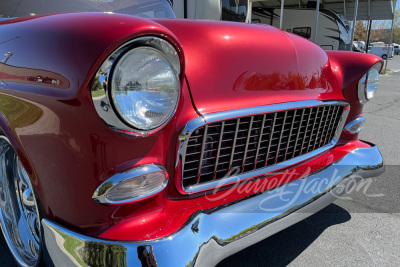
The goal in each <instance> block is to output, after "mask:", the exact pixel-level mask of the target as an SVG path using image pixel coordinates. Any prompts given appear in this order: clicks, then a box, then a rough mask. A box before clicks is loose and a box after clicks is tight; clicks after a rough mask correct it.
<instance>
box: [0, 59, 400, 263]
mask: <svg viewBox="0 0 400 267" xmlns="http://www.w3.org/2000/svg"><path fill="white" fill-rule="evenodd" d="M388 69H391V72H389V73H388V74H386V75H381V80H380V86H379V91H378V93H377V95H376V97H375V98H374V99H373V100H371V102H370V103H368V104H367V105H366V106H365V108H364V117H365V118H366V123H365V124H364V127H363V130H362V132H361V133H360V138H362V139H365V140H368V141H370V142H373V143H375V144H377V145H378V146H379V149H380V151H381V152H382V154H383V156H384V159H385V163H386V165H387V167H386V172H385V173H384V174H383V175H381V176H380V177H376V178H373V179H372V181H373V182H372V184H371V186H370V188H369V189H368V195H375V197H371V196H367V195H366V194H364V192H353V193H352V194H350V195H348V196H347V197H348V198H346V199H339V200H337V201H336V202H335V203H333V204H331V205H329V206H328V207H326V208H325V209H323V210H322V211H320V212H318V213H316V214H314V215H313V216H311V217H309V218H308V219H306V220H304V221H302V222H300V223H298V224H295V225H293V226H292V227H290V228H288V229H286V230H283V231H281V232H279V233H278V234H275V235H273V236H271V237H270V238H268V239H266V240H264V241H261V242H259V243H258V244H255V245H253V246H251V247H249V248H247V249H245V250H243V251H241V252H239V253H237V254H235V255H233V256H231V257H229V258H227V259H225V260H224V261H223V262H221V263H220V264H219V265H218V266H219V267H225V266H266V265H270V266H287V265H289V266H321V265H323V266H400V258H399V252H400V194H399V192H400V177H399V175H400V156H399V151H400V142H399V140H400V56H394V58H393V59H390V60H389V62H388ZM377 195H379V196H377ZM0 266H10V267H14V266H17V265H16V264H15V263H14V261H13V259H12V256H11V254H10V253H9V251H8V248H7V244H6V243H5V241H4V238H3V237H2V235H1V234H0Z"/></svg>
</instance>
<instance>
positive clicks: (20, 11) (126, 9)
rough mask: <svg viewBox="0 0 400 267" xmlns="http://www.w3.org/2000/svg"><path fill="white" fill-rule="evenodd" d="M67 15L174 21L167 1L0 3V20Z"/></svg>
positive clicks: (9, 0)
mask: <svg viewBox="0 0 400 267" xmlns="http://www.w3.org/2000/svg"><path fill="white" fill-rule="evenodd" d="M67 12H104V13H121V14H126V15H133V16H138V17H146V18H175V15H174V12H173V11H172V8H171V4H170V1H168V0H67V1H66V0H1V1H0V20H5V19H10V18H15V17H26V16H35V15H45V14H54V13H67Z"/></svg>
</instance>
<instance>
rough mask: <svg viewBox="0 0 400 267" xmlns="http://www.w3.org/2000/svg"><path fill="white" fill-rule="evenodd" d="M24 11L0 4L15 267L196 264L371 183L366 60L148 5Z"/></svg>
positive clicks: (6, 195) (3, 182) (5, 219)
mask: <svg viewBox="0 0 400 267" xmlns="http://www.w3.org/2000/svg"><path fill="white" fill-rule="evenodd" d="M28 2H29V3H28ZM24 3H25V4H26V5H25V4H24V5H20V2H18V1H11V0H10V1H8V0H6V1H4V0H3V1H1V4H0V12H3V13H2V14H1V15H2V16H3V17H2V20H3V21H2V22H0V55H4V56H2V58H1V60H0V61H1V63H0V113H1V114H0V130H1V136H0V164H1V175H0V219H1V228H2V231H3V234H4V237H5V240H6V242H7V244H8V246H9V248H10V250H11V252H12V254H13V256H14V257H15V259H16V261H17V262H18V264H20V265H21V266H38V265H40V264H42V263H43V262H45V263H46V264H48V265H50V266H51V265H55V266H140V265H142V266H212V265H215V264H217V263H218V262H219V261H221V260H222V259H223V258H225V257H228V256H229V255H232V254H234V253H235V252H237V251H239V250H242V249H244V248H245V247H248V246H250V245H252V244H254V243H256V242H258V241H260V240H262V239H265V238H267V237H268V236H271V235H273V234H274V233H276V232H278V231H280V230H282V229H284V228H286V227H288V226H290V225H292V224H294V223H296V222H298V221H300V220H302V219H304V218H306V217H307V216H309V215H311V214H312V213H315V212H316V211H318V210H320V209H322V208H324V207H325V206H326V205H328V204H329V203H331V202H333V201H334V199H335V198H336V197H338V196H340V195H341V194H343V193H344V192H345V191H346V190H345V189H346V188H347V187H349V186H351V185H352V184H354V182H357V181H359V180H361V179H362V178H365V177H372V176H377V175H379V174H381V173H382V172H383V171H384V165H383V160H382V156H381V154H380V153H379V151H378V149H377V147H376V146H375V145H373V144H371V143H369V142H367V141H362V140H359V139H358V132H359V131H360V130H361V126H362V123H363V121H364V118H363V116H362V108H363V105H364V104H365V103H367V102H368V100H370V99H371V98H372V97H373V96H374V93H375V92H376V90H377V85H378V80H379V71H380V70H381V68H382V65H383V63H382V60H381V59H380V58H378V57H376V56H373V55H368V54H360V53H353V52H345V51H324V50H322V49H321V48H320V47H319V46H318V45H316V44H315V43H312V42H310V41H308V40H306V39H304V38H302V37H300V36H297V35H294V34H291V33H288V32H284V31H281V30H278V29H276V28H274V27H271V26H265V25H250V24H244V23H233V22H213V21H191V20H177V19H173V18H169V17H173V12H172V9H171V7H170V6H169V4H168V2H166V1H161V0H151V1H144V0H130V1H123V0H121V1H106V0H104V1H103V0H101V1H92V0H75V1H58V0H54V1H44V0H43V1H39V0H38V1H26V2H24ZM74 11H99V12H85V13H68V12H74ZM60 12H62V13H60ZM49 13H58V14H55V15H46V14H49ZM118 13H125V14H118ZM127 14H128V15H127ZM132 15H133V16H132ZM9 17H14V18H13V19H8V18H9ZM154 17H164V18H154Z"/></svg>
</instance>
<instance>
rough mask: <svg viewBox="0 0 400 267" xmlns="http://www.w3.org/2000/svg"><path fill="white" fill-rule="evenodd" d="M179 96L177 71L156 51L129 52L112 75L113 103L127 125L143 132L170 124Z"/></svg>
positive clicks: (143, 49) (118, 63) (152, 49)
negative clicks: (168, 122)
mask: <svg viewBox="0 0 400 267" xmlns="http://www.w3.org/2000/svg"><path fill="white" fill-rule="evenodd" d="M179 92H180V85H179V78H178V75H177V73H176V71H175V69H174V68H173V66H172V65H171V63H170V62H169V61H168V59H167V58H166V57H165V56H164V55H163V54H162V53H161V52H160V51H158V50H157V49H154V48H152V47H138V48H134V49H132V50H130V51H128V52H126V53H125V54H124V55H123V56H121V58H120V59H119V60H118V62H117V63H116V65H115V68H114V71H113V73H112V78H111V99H112V103H113V105H114V107H115V109H116V110H117V112H118V114H119V115H120V116H121V118H122V120H123V121H124V122H125V123H127V124H128V125H130V126H132V127H134V128H137V129H140V130H144V131H148V130H152V129H155V128H158V127H160V126H161V125H163V124H164V123H165V122H167V121H168V120H169V119H170V117H171V115H172V114H173V113H174V111H175V108H176V105H177V102H178V99H179Z"/></svg>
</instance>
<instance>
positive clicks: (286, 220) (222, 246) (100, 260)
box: [42, 147, 385, 267]
mask: <svg viewBox="0 0 400 267" xmlns="http://www.w3.org/2000/svg"><path fill="white" fill-rule="evenodd" d="M384 169H385V166H384V165H383V159H382V156H381V154H380V153H379V151H378V149H377V147H369V148H358V149H355V150H353V151H351V152H350V153H348V154H346V155H345V156H344V157H343V158H341V159H340V160H338V161H337V162H335V163H333V164H331V165H329V166H327V167H326V168H325V169H323V170H321V171H319V172H316V173H312V174H310V175H308V176H306V177H304V178H302V179H297V180H294V181H292V182H290V183H288V184H287V185H284V186H281V187H278V188H275V189H272V190H270V191H266V192H264V193H263V194H259V195H256V196H253V197H251V198H245V199H242V200H240V201H238V202H236V203H230V204H229V205H227V206H221V207H219V208H218V209H213V210H206V211H202V212H199V213H197V214H194V215H193V216H192V217H191V219H190V220H188V221H187V222H186V223H185V224H184V226H183V227H182V228H181V229H180V230H179V231H178V232H175V233H174V234H172V235H170V236H167V237H163V238H160V239H154V240H144V241H113V240H104V239H100V238H93V237H89V236H85V235H83V234H79V233H77V232H73V231H71V230H69V229H67V228H65V227H63V226H61V225H59V224H56V223H54V222H51V221H49V220H46V219H43V220H42V233H43V234H42V236H43V240H44V242H43V243H44V246H45V249H46V252H47V253H45V255H48V257H47V260H48V261H49V262H50V263H52V264H54V265H55V266H86V265H88V266H94V265H101V266H112V265H113V264H112V263H113V261H114V260H116V261H117V262H118V263H119V264H120V266H142V265H141V263H142V262H146V260H152V261H156V264H157V265H158V266H194V267H196V266H215V265H216V264H217V263H218V262H219V261H221V260H222V259H224V258H226V257H228V256H230V255H232V254H234V253H236V252H238V251H240V250H243V249H244V248H246V247H248V246H250V245H252V244H255V243H257V242H259V241H261V240H263V239H265V238H268V237H269V236H271V235H273V234H275V233H277V232H279V231H281V230H283V229H285V228H287V227H289V226H291V225H293V224H295V223H297V222H299V221H301V220H303V219H305V218H307V217H308V216H310V215H312V214H314V213H315V212H317V211H319V210H321V209H322V208H324V207H325V206H327V205H328V204H330V203H332V202H333V201H334V200H335V199H336V197H338V196H340V195H341V194H342V193H344V192H345V190H343V188H346V187H347V186H348V185H350V184H353V186H354V184H355V182H357V181H359V180H360V179H361V178H367V177H374V176H378V175H380V174H382V173H383V172H384ZM323 178H328V180H327V182H326V183H325V182H324V183H321V179H323ZM329 178H330V179H329ZM316 183H317V184H318V185H321V186H320V187H318V186H313V184H314V185H315V184H316ZM304 188H315V189H316V190H315V191H313V190H304ZM287 191H291V192H292V193H293V194H294V195H295V196H294V195H293V194H292V195H287V194H285V198H284V199H282V198H281V196H282V194H283V193H284V192H287ZM266 199H267V200H268V201H266ZM285 200H287V201H285ZM261 203H262V204H261ZM243 218H245V219H243ZM233 225H234V226H235V227H232V226H233ZM67 244H75V245H74V246H75V247H76V248H77V249H69V250H67V249H66V245H67ZM78 248H79V249H78ZM144 250H146V251H147V253H138V252H140V251H144ZM144 256H145V257H144ZM152 263H153V266H156V264H155V262H152Z"/></svg>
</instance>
